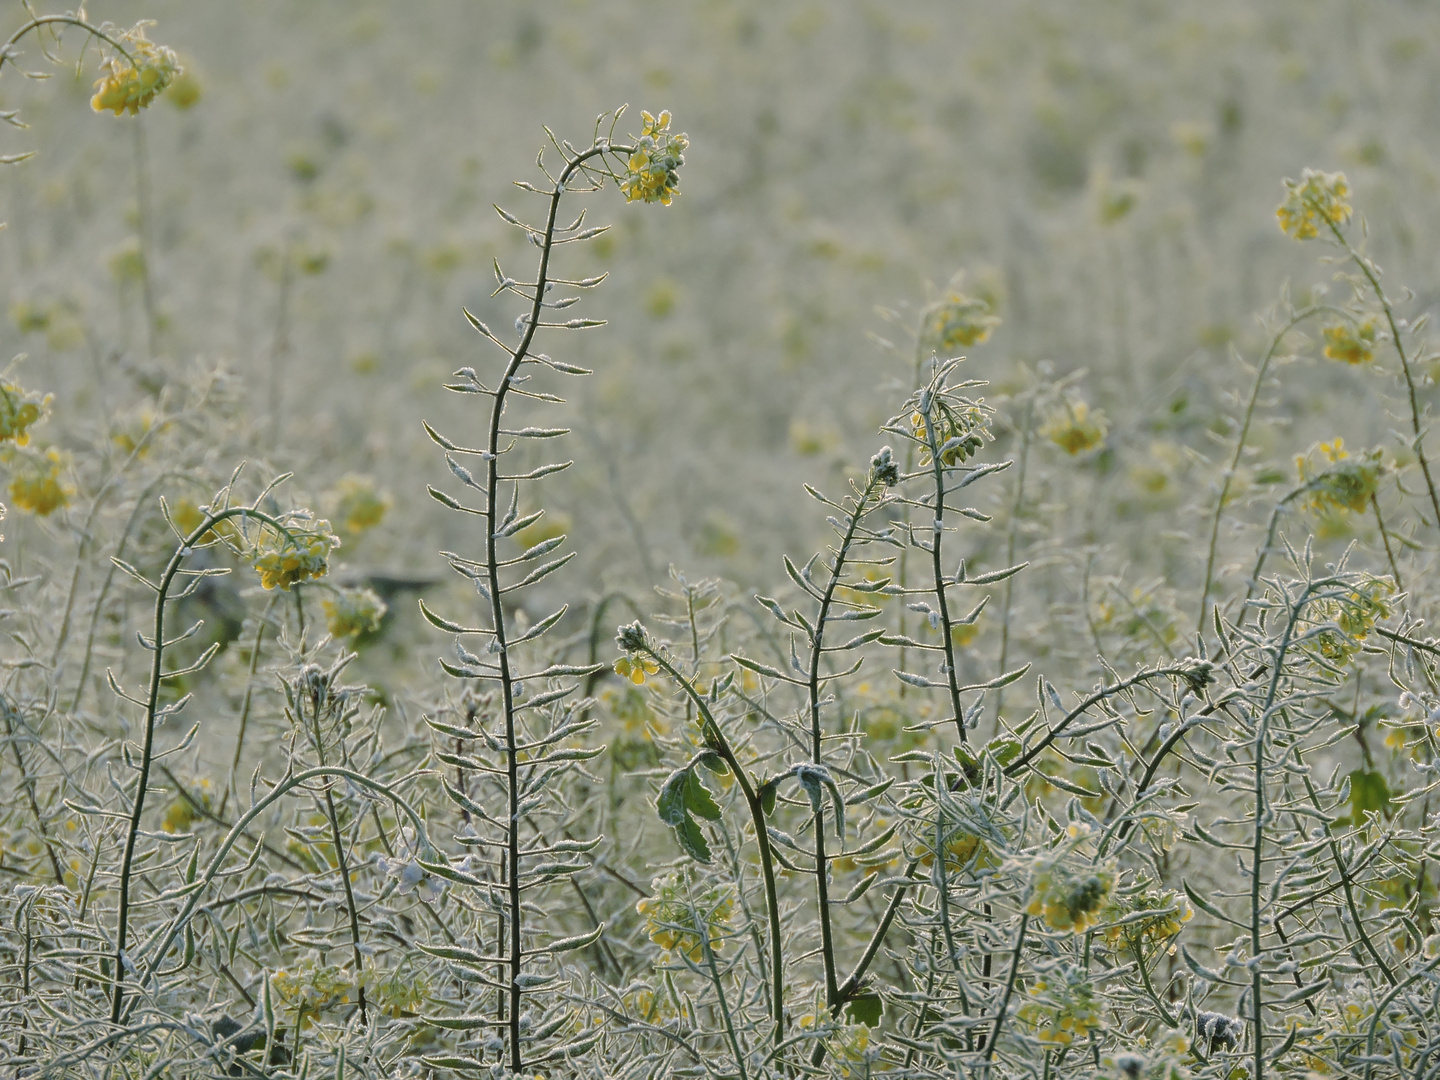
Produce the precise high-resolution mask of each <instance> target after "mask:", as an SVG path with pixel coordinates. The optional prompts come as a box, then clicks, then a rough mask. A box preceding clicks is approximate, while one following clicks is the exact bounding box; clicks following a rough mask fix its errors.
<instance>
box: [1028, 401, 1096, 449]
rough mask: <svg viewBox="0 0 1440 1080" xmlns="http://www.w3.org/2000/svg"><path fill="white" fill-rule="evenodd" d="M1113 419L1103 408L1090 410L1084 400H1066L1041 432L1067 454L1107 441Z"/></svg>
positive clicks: (1093, 447)
mask: <svg viewBox="0 0 1440 1080" xmlns="http://www.w3.org/2000/svg"><path fill="white" fill-rule="evenodd" d="M1109 430H1110V422H1109V421H1108V420H1106V418H1105V414H1104V413H1102V412H1100V410H1098V409H1097V410H1095V411H1094V412H1093V413H1092V412H1091V411H1090V406H1089V405H1087V404H1086V403H1085V402H1083V401H1067V402H1066V403H1065V406H1064V408H1061V409H1057V410H1056V411H1055V413H1054V414H1053V415H1051V417H1050V418H1049V419H1048V420H1047V421H1045V423H1044V425H1043V426H1042V427H1041V428H1040V434H1041V435H1043V436H1045V438H1047V439H1049V440H1050V441H1051V442H1053V443H1054V444H1055V445H1056V446H1058V447H1060V449H1061V450H1064V451H1065V452H1066V453H1067V454H1070V455H1072V456H1073V455H1075V454H1082V453H1084V452H1085V451H1086V450H1093V449H1095V447H1097V446H1099V445H1100V444H1102V443H1103V442H1104V441H1105V435H1106V433H1107V432H1108V431H1109Z"/></svg>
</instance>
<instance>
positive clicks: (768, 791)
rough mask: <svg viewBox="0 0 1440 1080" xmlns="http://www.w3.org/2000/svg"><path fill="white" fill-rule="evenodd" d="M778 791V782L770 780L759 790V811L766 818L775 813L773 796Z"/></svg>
mask: <svg viewBox="0 0 1440 1080" xmlns="http://www.w3.org/2000/svg"><path fill="white" fill-rule="evenodd" d="M779 789H780V782H779V781H778V780H771V781H769V782H768V783H766V784H765V785H764V786H762V787H761V788H760V809H761V810H762V811H764V813H765V816H766V817H770V816H771V815H772V814H774V813H775V795H776V792H777V791H779Z"/></svg>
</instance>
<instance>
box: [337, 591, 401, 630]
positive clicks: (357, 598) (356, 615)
mask: <svg viewBox="0 0 1440 1080" xmlns="http://www.w3.org/2000/svg"><path fill="white" fill-rule="evenodd" d="M320 606H321V607H322V608H324V609H325V625H326V627H327V628H328V629H329V630H330V634H331V636H332V637H337V638H344V637H357V636H359V635H360V634H373V633H374V632H375V631H376V630H379V629H380V621H381V620H382V619H384V618H385V612H386V611H387V610H389V609H388V608H387V606H386V604H385V601H384V600H382V599H380V597H379V596H378V595H377V594H376V593H375V591H374V590H373V589H340V590H338V591H336V593H335V595H334V596H327V597H326V598H325V599H324V600H323V601H321V604H320Z"/></svg>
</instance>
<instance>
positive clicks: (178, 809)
mask: <svg viewBox="0 0 1440 1080" xmlns="http://www.w3.org/2000/svg"><path fill="white" fill-rule="evenodd" d="M213 792H214V787H213V786H212V785H211V783H210V781H209V780H201V781H200V782H199V783H198V784H196V785H195V786H194V787H193V788H192V789H191V794H192V795H194V796H195V797H196V798H198V799H199V800H200V805H201V806H203V807H205V809H206V810H209V809H210V806H211V795H212V793H213ZM199 820H200V811H199V810H197V809H195V807H194V805H193V804H192V803H191V802H190V800H189V799H187V798H185V797H184V796H181V797H179V798H177V799H176V800H175V801H174V802H172V803H171V804H170V805H169V806H167V807H166V808H165V816H164V817H163V818H162V819H161V820H160V827H161V828H162V829H164V830H165V831H166V832H167V833H183V832H185V831H186V830H187V829H189V828H190V826H191V825H193V824H195V822H197V821H199Z"/></svg>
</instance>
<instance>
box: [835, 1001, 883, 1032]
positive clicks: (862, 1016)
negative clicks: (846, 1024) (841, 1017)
mask: <svg viewBox="0 0 1440 1080" xmlns="http://www.w3.org/2000/svg"><path fill="white" fill-rule="evenodd" d="M884 1011H885V1008H884V1004H883V1003H882V1002H881V1000H880V995H879V994H861V995H860V996H859V997H854V998H851V999H850V1000H849V1001H847V1002H846V1003H845V1012H846V1013H847V1014H849V1016H850V1021H851V1023H855V1024H864V1025H865V1026H866V1027H878V1026H879V1024H880V1014H881V1013H882V1012H884Z"/></svg>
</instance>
